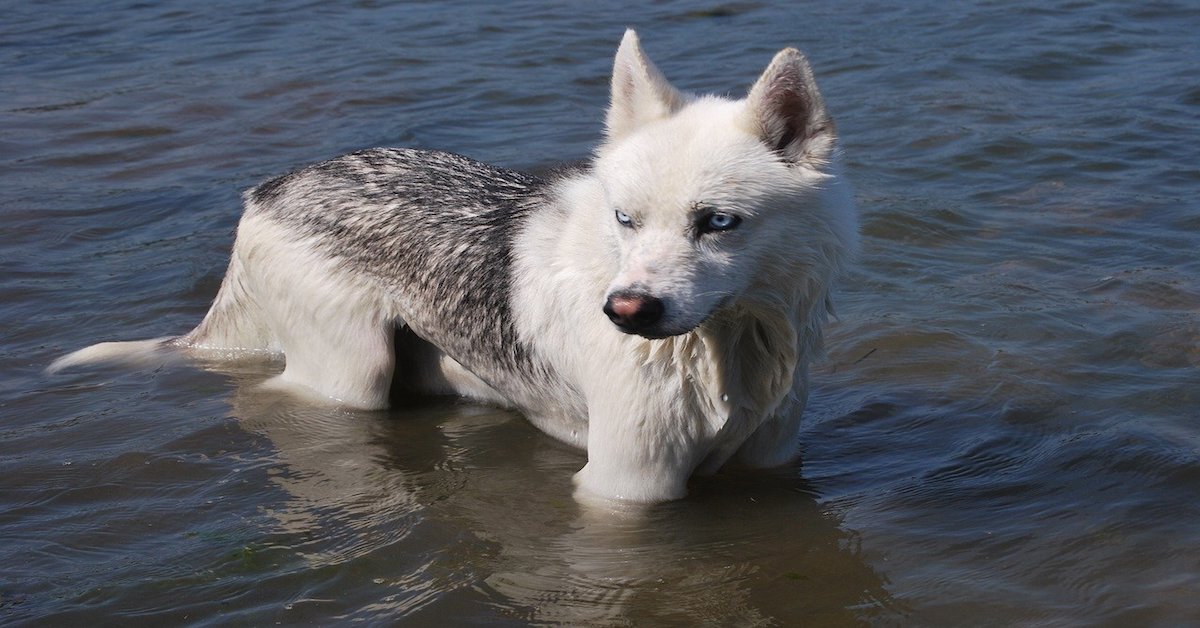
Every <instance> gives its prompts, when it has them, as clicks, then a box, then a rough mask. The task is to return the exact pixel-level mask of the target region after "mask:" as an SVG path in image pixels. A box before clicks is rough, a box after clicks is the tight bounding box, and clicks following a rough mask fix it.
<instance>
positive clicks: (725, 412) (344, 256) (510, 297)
mask: <svg viewBox="0 0 1200 628" xmlns="http://www.w3.org/2000/svg"><path fill="white" fill-rule="evenodd" d="M836 140H837V138H836V132H835V128H834V123H833V121H832V119H831V118H830V116H829V114H828V113H827V111H826V107H825V102H824V100H823V98H822V96H821V94H820V92H819V91H818V89H817V85H816V82H815V81H814V79H813V75H812V71H811V69H810V67H809V64H808V61H807V60H806V59H805V57H804V56H803V55H802V54H801V53H800V52H798V51H797V50H795V49H792V48H788V49H785V50H782V51H780V52H779V53H778V54H777V55H775V57H774V59H773V60H772V61H771V62H770V64H769V65H768V67H767V68H766V70H765V71H764V72H763V74H762V75H761V76H760V77H759V78H758V80H757V81H756V82H755V83H754V85H753V86H752V87H751V89H750V90H749V93H748V94H747V96H746V97H745V98H744V99H741V100H731V99H727V98H722V97H717V96H710V95H693V94H689V93H684V92H681V91H679V90H677V89H676V88H674V87H673V86H672V85H671V84H670V83H668V82H667V80H666V79H665V78H664V77H663V75H662V73H661V72H660V71H659V70H658V69H657V68H656V67H655V66H654V64H653V63H651V61H650V60H649V59H648V58H647V57H646V55H645V54H644V52H643V51H642V47H641V45H640V43H639V40H638V37H637V34H636V33H635V32H634V31H633V30H628V31H626V33H625V36H624V38H623V39H622V41H621V44H620V46H619V48H618V50H617V54H616V58H615V61H614V64H613V73H612V85H611V103H610V106H609V108H608V111H607V113H606V117H605V133H604V138H603V141H602V142H601V144H600V145H599V147H598V148H597V149H596V151H595V155H594V158H593V160H592V161H591V162H590V164H589V165H588V166H586V167H582V168H578V169H574V170H568V171H565V172H561V173H557V174H556V175H555V176H553V177H548V178H539V177H534V176H531V175H528V174H524V173H520V172H514V171H510V170H504V169H501V168H497V167H494V166H490V165H487V164H483V163H480V162H477V161H473V160H471V159H468V158H466V157H461V156H458V155H454V154H450V153H445V152H437V151H424V150H409V149H372V150H364V151H360V152H356V153H352V154H349V155H345V156H343V157H338V158H336V159H332V160H330V161H326V162H323V163H318V164H316V165H313V166H309V167H307V168H303V169H300V170H297V171H294V172H291V173H289V174H286V175H283V176H280V177H277V178H274V179H271V180H268V181H266V182H265V183H263V184H261V185H259V186H257V187H256V188H253V189H252V190H250V191H248V192H247V193H246V194H245V195H244V201H245V211H244V214H243V217H242V219H241V221H240V223H239V225H238V228H237V235H236V239H235V242H234V246H233V251H232V255H231V259H230V262H229V268H228V271H227V273H226V275H225V278H224V280H223V282H222V284H221V287H220V290H219V291H218V293H217V296H216V299H215V300H214V302H213V304H212V307H211V309H210V310H209V311H208V314H207V315H206V316H205V317H204V319H203V320H202V321H201V323H200V324H199V325H198V326H197V327H196V328H195V329H193V330H192V331H191V332H189V333H187V334H185V335H183V336H179V337H174V338H160V339H154V340H146V341H135V342H118V343H101V344H98V345H94V346H92V347H88V348H85V349H81V350H79V351H77V352H75V353H73V354H70V355H67V356H65V357H63V358H60V359H59V360H57V361H56V362H54V363H53V364H52V365H51V367H50V369H51V370H52V371H57V370H61V369H63V368H67V367H70V366H75V365H79V364H84V363H91V362H102V361H114V362H122V361H123V362H136V361H138V360H149V359H156V358H159V357H162V355H163V354H164V353H174V354H183V355H184V356H186V357H192V358H196V359H205V360H234V359H246V358H253V357H255V356H280V355H281V356H282V357H283V359H284V362H285V366H284V370H283V372H282V373H281V374H280V375H278V376H276V377H274V378H273V379H271V380H269V381H268V382H267V385H270V386H277V387H282V388H286V389H287V390H290V391H292V392H298V393H302V394H307V395H309V396H311V397H313V398H315V399H322V400H328V401H331V402H333V403H336V404H341V405H344V406H347V407H352V408H360V409H381V408H385V407H387V406H388V403H389V391H390V390H391V388H392V384H393V380H396V381H397V382H402V383H403V384H405V386H406V387H407V388H409V389H413V390H416V391H419V392H421V393H426V394H436V395H460V396H464V397H469V398H473V399H477V400H480V401H483V402H487V403H493V404H498V405H501V406H505V407H510V408H514V409H516V410H518V411H520V412H521V413H522V414H524V415H525V416H526V417H528V419H529V420H530V421H531V422H532V423H533V424H534V425H536V426H537V427H538V428H539V429H541V430H542V431H544V432H546V433H547V434H549V435H551V436H553V437H554V438H557V439H559V440H561V441H564V442H566V443H569V444H571V445H574V446H577V447H579V448H583V449H586V451H587V463H586V464H585V465H584V466H583V468H582V469H581V470H580V471H579V472H578V474H576V476H575V485H576V492H577V495H578V496H580V497H581V498H582V497H587V496H592V497H596V496H598V497H600V498H604V499H611V500H623V501H628V502H640V503H653V502H660V501H667V500H672V499H677V498H680V497H682V496H684V495H685V494H686V492H687V481H688V479H689V477H691V476H692V475H693V474H696V473H700V474H705V473H712V472H715V471H716V470H717V469H719V468H721V467H722V466H723V465H725V464H726V463H727V462H731V461H735V462H736V463H738V464H741V465H745V466H749V467H771V466H777V465H780V464H785V463H788V462H789V461H791V460H792V459H793V458H794V457H795V455H796V453H797V449H798V446H799V443H798V438H799V423H800V417H801V414H802V410H803V407H804V405H805V402H806V399H807V395H808V365H809V362H810V361H811V360H812V359H813V358H814V357H816V356H818V355H819V353H820V352H821V350H822V327H823V324H824V323H825V321H826V320H827V318H828V315H829V313H830V312H831V307H832V306H831V301H830V291H831V289H832V287H833V286H834V285H835V284H836V283H837V282H838V281H839V280H840V279H841V278H842V277H843V275H844V274H845V270H846V267H847V264H848V263H849V262H850V261H851V260H852V258H853V257H854V254H855V251H856V248H857V242H858V219H857V210H856V208H855V204H854V202H853V200H852V194H851V190H850V187H849V185H848V184H847V183H846V181H845V178H844V176H843V175H842V173H841V168H840V165H839V156H838V149H837V142H836Z"/></svg>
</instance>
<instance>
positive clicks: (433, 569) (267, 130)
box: [0, 0, 1200, 626]
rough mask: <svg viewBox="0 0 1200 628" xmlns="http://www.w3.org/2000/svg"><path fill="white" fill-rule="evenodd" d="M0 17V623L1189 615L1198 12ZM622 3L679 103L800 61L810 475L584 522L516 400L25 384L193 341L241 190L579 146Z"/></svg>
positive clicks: (727, 486) (747, 7) (181, 382)
mask: <svg viewBox="0 0 1200 628" xmlns="http://www.w3.org/2000/svg"><path fill="white" fill-rule="evenodd" d="M260 5H261V6H260ZM101 6H103V8H99V7H101ZM0 14H2V15H3V17H2V19H0V540H2V542H0V623H2V624H6V625H23V624H44V625H94V624H97V623H103V624H114V625H116V624H120V625H128V624H133V623H135V622H136V623H137V624H138V625H143V624H145V625H152V624H173V625H178V624H210V625H227V624H234V625H267V624H274V623H284V624H314V625H328V624H338V623H349V622H351V621H360V620H361V621H366V622H368V623H370V624H390V623H399V622H404V623H407V624H413V625H437V626H450V625H479V624H487V625H526V624H531V623H532V624H567V625H804V626H841V625H856V624H860V623H862V624H881V625H895V624H902V625H931V626H962V625H1025V626H1033V625H1037V626H1042V625H1053V626H1071V625H1112V626H1179V625H1186V624H1192V625H1198V624H1200V417H1198V416H1197V408H1198V407H1200V254H1198V250H1200V200H1198V194H1197V192H1198V191H1200V79H1198V78H1197V77H1198V76H1200V74H1198V72H1197V69H1198V68H1200V36H1197V33H1200V7H1198V6H1197V5H1196V3H1194V2H1165V1H1164V2H1118V1H1112V2H1102V1H1095V2H1091V1H1077V2H1059V3H1041V2H983V1H974V2H958V3H944V2H932V1H926V0H920V1H916V2H908V3H882V2H863V3H851V2H826V1H819V2H810V3H792V2H783V1H779V2H745V3H741V2H739V3H732V4H716V3H689V2H655V3H642V2H613V3H591V4H587V5H585V4H583V3H544V4H543V3H533V2H525V1H517V2H507V3H488V2H479V1H471V2H445V3H432V2H412V3H403V4H399V5H393V4H390V3H383V2H375V1H372V0H362V1H360V2H355V3H325V2H302V1H296V0H281V1H279V2H273V3H253V4H252V3H242V2H235V1H231V0H214V1H211V2H205V3H197V2H182V1H179V0H168V1H165V2H157V3H144V2H140V1H138V2H129V1H125V0H118V1H115V2H110V3H104V4H103V5H100V4H97V3H94V2H84V1H81V0H61V1H56V2H49V3H16V2H9V3H4V9H3V11H2V13H0ZM627 25H632V26H636V27H637V28H638V29H639V31H640V33H641V35H642V38H643V43H644V45H645V47H646V49H647V51H648V53H649V54H650V56H651V57H652V58H654V59H655V60H656V62H657V63H658V64H659V65H660V67H661V68H662V69H663V70H664V72H665V73H666V74H667V75H668V76H669V77H670V78H671V79H672V80H674V81H675V82H676V84H677V85H679V86H680V87H683V88H686V89H694V90H706V91H717V92H722V93H730V94H741V93H742V90H744V89H745V88H746V87H747V86H748V85H749V84H750V83H751V82H752V81H753V80H754V78H756V77H757V75H758V73H759V72H760V71H761V70H762V69H763V67H765V65H766V64H767V62H768V61H769V60H770V57H771V55H772V54H773V53H774V52H775V51H776V50H778V49H779V48H782V47H784V46H787V45H796V46H798V47H800V48H802V49H803V50H805V51H806V52H807V53H808V54H809V56H810V57H811V59H812V62H813V65H814V67H815V69H816V72H817V75H818V79H819V81H820V82H821V85H822V88H823V90H824V92H825V95H826V98H827V100H828V103H829V107H830V109H831V111H832V112H833V114H834V115H835V117H836V118H837V120H838V123H839V129H840V132H841V136H842V142H843V147H844V150H845V153H846V156H847V161H848V170H849V174H850V177H851V178H852V179H853V181H854V183H855V185H856V189H857V195H858V198H859V202H860V204H861V208H862V211H863V217H864V218H863V234H864V253H863V256H862V259H861V263H860V266H859V268H858V270H857V271H856V272H855V274H854V276H853V277H852V279H851V281H850V282H849V283H848V285H847V286H846V288H845V289H844V290H842V291H841V293H840V295H839V299H838V311H839V320H838V321H837V322H836V323H834V324H833V325H832V327H831V329H830V334H829V340H828V345H829V356H828V358H827V359H826V360H824V361H823V362H822V363H821V364H820V365H819V367H818V368H817V372H816V375H815V382H814V396H813V399H812V402H811V403H810V406H809V409H808V413H807V415H806V428H805V431H804V435H803V436H804V447H803V463H802V464H798V465H795V466H793V467H790V468H786V469H781V470H776V471H772V472H767V473H755V474H732V473H730V474H723V475H719V476H717V477H715V478H712V479H709V480H704V481H698V482H695V483H694V485H693V487H692V494H691V495H690V496H689V497H688V498H687V499H684V500H682V501H679V502H675V503H670V504H665V505H662V506H658V507H655V508H653V509H651V510H650V511H649V512H645V513H622V512H612V513H605V512H585V511H583V510H581V509H580V507H579V506H578V505H577V504H576V503H575V502H574V500H573V499H572V498H571V484H570V478H571V475H572V473H573V472H574V471H576V470H577V469H578V468H579V467H580V466H581V465H582V464H583V463H584V458H583V456H582V455H581V454H580V453H577V452H574V451H571V450H569V449H566V448H564V447H562V446H560V445H558V444H556V443H555V442H553V441H551V440H550V439H549V438H548V437H545V436H543V435H541V434H540V433H538V432H537V431H536V430H535V429H533V428H532V427H530V426H529V425H528V424H527V423H526V422H524V421H523V420H522V419H521V418H520V417H519V416H517V415H515V414H513V413H510V412H505V411H500V410H496V409H493V408H489V407H485V406H477V405H471V404H467V403H462V402H453V401H436V402H429V403H421V404H414V405H412V406H411V407H403V408H398V409H395V410H392V411H389V412H379V413H353V412H346V411H336V410H329V409H322V408H315V407H312V406H306V405H303V404H302V403H299V402H296V401H294V400H290V399H288V398H284V397H277V396H272V395H270V394H268V393H265V392H262V391H260V390H255V387H254V384H255V383H256V382H258V381H261V380H262V379H263V378H265V377H266V376H268V375H269V374H270V369H269V368H268V367H261V370H254V368H251V367H246V368H245V369H244V370H242V371H237V372H233V373H210V372H205V371H202V370H197V369H192V368H186V367H172V368H160V369H143V370H121V369H93V370H87V371H79V372H71V373H67V374H64V375H59V376H53V377H50V376H46V375H45V374H43V371H42V369H43V368H44V367H45V366H46V365H47V364H48V363H49V362H50V361H51V360H52V359H53V358H55V357H57V356H59V355H61V354H62V353H64V352H66V351H69V350H72V349H75V348H78V347H80V346H83V345H85V344H88V343H89V342H93V341H96V340H102V339H134V338H148V337H155V336H164V335H171V334H178V333H181V332H184V331H186V330H188V329H190V328H191V327H192V326H193V325H194V324H195V323H196V322H197V321H199V319H200V317H201V316H202V315H203V313H204V312H205V310H206V308H207V306H208V303H209V301H210V300H211V298H212V297H213V295H214V294H215V293H216V289H217V286H218V284H219V282H220V279H221V276H222V273H223V272H224V269H225V262H226V258H227V255H228V251H229V247H230V244H231V240H232V238H231V234H232V230H233V228H234V226H235V224H236V221H237V219H238V215H239V211H240V209H239V201H238V195H239V193H240V192H241V191H242V190H243V189H245V188H247V187H250V186H252V185H254V184H255V183H257V182H259V181H261V180H263V179H264V178H266V177H268V176H271V175H273V174H279V173H282V172H285V171H287V170H289V169H291V168H294V167H296V166H299V165H303V164H306V163H309V162H313V161H317V160H320V159H324V158H328V157H331V156H334V155H337V154H340V153H343V152H348V151H350V150H354V149H358V148H363V147H368V146H416V147H428V148H441V149H446V150H451V151H454V152H459V153H463V154H466V155H469V156H472V157H475V158H479V159H482V160H486V161H491V162H494V163H498V164H501V165H505V166H510V167H516V168H526V169H539V168H545V167H548V166H550V165H552V164H555V163H558V162H562V161H570V160H577V159H580V158H584V157H586V156H587V154H588V151H589V150H590V148H591V146H592V145H593V144H594V143H595V142H596V140H597V138H598V135H599V132H600V128H601V125H600V121H601V118H602V115H603V109H604V105H605V101H606V98H607V80H608V73H609V68H610V62H611V57H612V53H613V52H614V51H615V48H616V44H617V42H618V40H619V39H620V36H621V32H622V29H623V28H624V27H625V26H627Z"/></svg>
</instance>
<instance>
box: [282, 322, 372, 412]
mask: <svg viewBox="0 0 1200 628" xmlns="http://www.w3.org/2000/svg"><path fill="white" fill-rule="evenodd" d="M310 314H318V313H310ZM374 314H375V313H373V312H358V313H351V312H345V311H343V312H340V313H334V314H333V315H331V316H328V317H326V316H319V315H318V316H313V317H311V318H310V317H309V316H305V315H304V314H300V316H297V317H293V318H292V320H291V321H290V322H291V323H293V325H291V326H290V327H289V328H287V329H285V330H282V332H281V333H280V341H281V343H282V345H283V351H284V355H285V360H286V361H287V362H286V366H285V367H284V370H283V373H281V374H280V375H278V376H276V377H275V378H273V379H272V380H269V381H268V382H267V384H266V385H267V386H268V387H284V388H287V389H291V390H293V392H310V393H311V394H315V395H316V396H318V397H321V398H324V399H326V400H329V401H333V402H335V403H338V404H340V405H345V406H349V407H353V408H358V409H363V410H378V409H382V408H386V407H387V406H388V393H389V391H390V388H391V383H392V375H393V372H394V371H395V359H396V358H395V353H394V349H393V346H394V345H393V334H394V326H395V322H394V321H392V320H390V319H384V318H382V317H380V316H376V315H374ZM301 319H307V320H301ZM296 386H301V387H303V389H306V390H305V391H296V390H295V387H296Z"/></svg>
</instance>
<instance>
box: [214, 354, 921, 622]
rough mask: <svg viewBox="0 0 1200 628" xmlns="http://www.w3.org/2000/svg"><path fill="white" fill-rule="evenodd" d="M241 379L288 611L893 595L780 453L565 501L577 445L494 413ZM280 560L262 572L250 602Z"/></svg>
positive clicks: (796, 612) (706, 605)
mask: <svg viewBox="0 0 1200 628" xmlns="http://www.w3.org/2000/svg"><path fill="white" fill-rule="evenodd" d="M255 382H256V379H255V378H249V379H246V380H245V381H242V382H239V384H238V385H237V389H236V392H235V393H234V395H233V397H232V414H233V415H234V416H236V417H237V420H238V423H239V425H240V426H241V428H242V429H244V430H247V431H249V432H251V433H254V434H256V435H261V436H265V437H266V438H267V439H268V440H269V441H270V443H271V444H272V445H273V448H274V451H275V453H274V455H273V459H274V462H275V464H273V465H272V467H271V469H270V472H269V476H270V480H271V482H272V483H274V484H275V485H276V486H278V487H279V488H281V489H283V491H284V492H285V493H286V495H287V497H286V498H285V499H282V500H276V501H275V502H274V503H270V504H268V505H265V506H264V509H265V512H266V513H267V514H268V515H269V517H270V519H271V521H272V524H271V526H270V527H271V528H273V530H272V531H271V532H270V533H269V536H270V537H271V538H272V541H271V543H270V545H271V548H272V550H270V552H269V553H272V555H273V556H275V559H276V560H285V561H288V562H292V563H293V564H294V569H295V570H298V571H308V572H309V573H308V574H307V576H306V578H307V579H308V581H309V588H308V590H307V596H306V599H305V600H303V601H291V602H289V603H288V605H287V606H286V613H285V615H284V616H286V617H288V618H289V619H296V618H299V617H302V616H303V615H304V614H305V613H308V612H311V613H313V615H312V616H313V617H318V616H320V617H329V616H331V613H333V614H337V613H338V612H349V613H351V614H352V617H353V618H356V619H370V620H382V619H396V618H400V617H406V618H409V619H420V618H426V619H430V620H431V619H432V618H435V617H438V616H448V615H446V614H447V613H451V614H453V616H460V617H461V616H472V615H474V616H493V617H502V618H511V619H512V620H513V621H514V622H524V621H536V622H548V623H563V624H569V625H578V624H588V625H611V624H626V623H635V624H636V623H643V622H648V621H649V622H661V621H668V622H679V623H688V624H694V623H717V624H725V625H728V624H737V625H762V624H770V623H774V622H775V620H776V619H778V618H780V617H796V616H804V617H808V618H810V619H811V620H812V621H813V622H815V625H821V624H829V625H841V624H845V623H854V622H856V621H859V620H866V619H869V618H871V617H878V616H881V615H888V614H895V613H898V612H900V610H899V607H898V605H897V604H895V603H893V602H892V601H891V600H890V598H889V596H888V593H887V591H886V589H885V585H886V578H885V577H884V576H883V575H881V574H879V573H877V572H876V571H874V570H873V569H872V568H871V567H870V566H868V565H867V564H866V563H865V562H864V561H863V560H862V558H861V556H860V554H861V552H860V548H859V543H858V539H857V536H856V534H855V533H854V532H853V531H850V530H846V529H844V528H843V526H842V525H841V521H840V519H839V517H838V515H836V514H835V513H831V512H828V511H826V510H824V509H823V508H822V507H821V505H820V504H819V502H818V500H817V496H816V495H815V493H814V491H813V488H812V487H811V486H810V485H809V484H808V483H807V482H805V480H804V479H803V478H802V477H801V475H800V473H799V471H798V470H797V469H789V470H782V471H775V472H772V473H746V472H729V473H722V474H719V475H717V476H715V477H711V478H705V479H700V480H696V481H694V482H693V486H692V494H691V495H690V496H689V497H688V498H687V499H685V500H682V501H679V502H674V503H670V504H664V505H659V506H655V507H648V508H647V507H627V506H618V505H614V504H602V505H581V504H579V503H577V502H576V501H575V500H574V499H573V498H572V497H571V488H572V487H571V476H572V474H573V473H574V471H575V470H577V469H578V468H579V467H580V466H582V464H583V462H584V458H583V456H582V454H581V453H579V452H575V451H573V450H570V449H567V448H565V447H563V446H561V445H559V444H557V443H555V442H553V441H552V440H551V439H549V438H547V437H545V436H542V435H541V434H540V433H538V432H536V430H534V428H532V427H531V426H529V425H528V424H527V423H525V422H524V420H523V419H521V418H520V417H519V416H518V415H515V414H513V413H511V412H507V411H503V410H498V409H494V408H490V407H482V406H477V405H470V404H463V403H458V402H454V401H451V400H430V401H427V402H421V403H414V404H409V405H407V406H406V407H402V408H401V409H397V410H393V411H391V412H388V413H351V412H346V411H343V410H337V409H325V408H318V407H313V406H311V405H307V404H304V403H301V402H298V401H296V400H293V399H290V398H287V397H284V396H281V395H279V394H278V393H272V392H267V391H262V390H258V389H256V387H255ZM272 563H274V561H272ZM264 567H266V565H264ZM281 571H282V573H281ZM291 571H292V570H289V569H283V570H279V568H278V565H275V564H272V566H271V567H270V568H264V569H263V570H262V571H261V573H260V574H259V576H260V577H261V578H263V579H264V580H265V582H264V583H263V584H267V586H265V587H263V588H260V591H264V594H263V600H262V602H263V603H264V604H270V603H271V601H272V600H271V595H270V594H269V593H265V591H270V590H271V589H272V588H274V587H271V586H270V585H269V583H270V582H271V581H273V580H277V579H281V578H282V579H288V578H291V577H292V576H293V575H294V574H291V573H290V572H291ZM322 573H328V574H329V577H327V578H321V577H314V576H318V575H319V574H322ZM372 598H373V599H372ZM276 601H277V602H278V600H276ZM280 605H281V607H282V603H280Z"/></svg>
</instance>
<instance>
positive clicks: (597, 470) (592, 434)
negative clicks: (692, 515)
mask: <svg viewBox="0 0 1200 628" xmlns="http://www.w3.org/2000/svg"><path fill="white" fill-rule="evenodd" d="M646 405H647V404H645V403H644V400H643V403H641V404H638V403H633V402H631V403H620V402H617V403H613V402H612V401H609V402H606V403H599V404H589V412H588V440H587V453H588V462H587V464H586V465H584V467H583V469H581V470H580V471H579V473H577V474H576V475H575V486H576V497H578V498H580V499H584V500H587V499H589V498H595V497H600V498H603V499H610V500H619V501H628V502H638V503H654V502H663V501H669V500H672V499H679V498H681V497H683V496H685V495H687V481H688V477H689V476H690V475H691V474H692V470H693V469H695V467H696V464H697V461H698V453H699V451H700V449H701V448H700V447H698V446H697V445H698V443H697V441H698V440H699V439H698V438H697V436H698V434H697V433H696V429H695V428H696V426H694V425H688V424H687V422H686V421H683V420H681V419H679V417H678V416H673V414H674V415H677V414H678V412H676V413H671V412H670V411H658V412H656V411H655V410H656V409H655V408H649V407H646ZM651 405H652V404H651ZM657 410H661V409H657Z"/></svg>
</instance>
